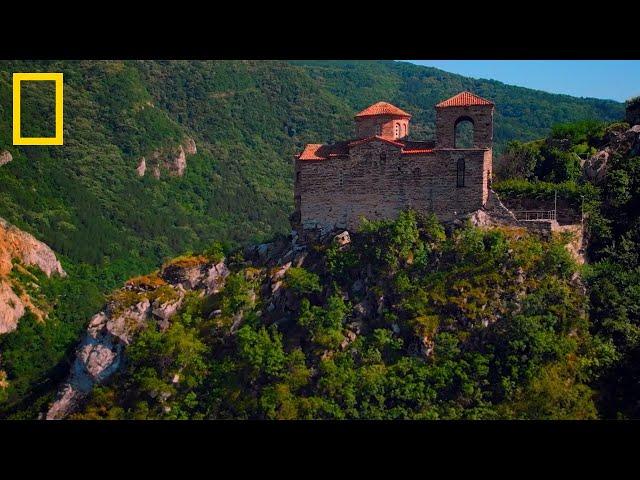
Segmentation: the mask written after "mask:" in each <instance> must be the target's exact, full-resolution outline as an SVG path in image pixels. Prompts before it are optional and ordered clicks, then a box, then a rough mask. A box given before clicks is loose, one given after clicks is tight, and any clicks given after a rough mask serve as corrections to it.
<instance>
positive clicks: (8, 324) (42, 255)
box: [0, 218, 66, 334]
mask: <svg viewBox="0 0 640 480" xmlns="http://www.w3.org/2000/svg"><path fill="white" fill-rule="evenodd" d="M16 260H17V261H18V262H19V264H21V265H26V266H36V267H38V268H39V269H40V270H42V272H44V273H45V274H46V275H47V276H51V275H53V274H56V275H60V276H66V273H65V271H64V270H63V269H62V265H60V262H59V261H58V259H57V258H56V255H55V253H53V251H52V250H51V249H50V248H49V247H48V246H47V245H46V244H44V243H42V242H41V241H39V240H37V239H36V238H34V237H33V236H32V235H30V234H28V233H27V232H24V231H22V230H20V229H19V228H17V227H15V226H13V225H11V224H9V223H8V222H6V221H5V220H3V219H1V218H0V334H3V333H7V332H11V331H13V330H15V329H16V328H17V326H18V321H19V320H20V318H21V317H22V316H23V315H24V313H25V311H26V309H27V308H29V309H31V310H32V311H33V312H34V313H35V314H36V316H38V317H40V318H43V317H44V316H45V315H46V314H45V313H44V312H43V311H41V310H40V308H38V307H36V306H35V305H34V303H33V301H32V298H31V297H30V296H29V294H28V293H27V291H26V290H25V289H24V288H22V286H21V285H18V284H17V280H15V279H13V278H11V277H10V273H11V271H12V270H13V269H14V268H22V269H23V270H24V268H23V267H21V266H20V265H14V262H15V261H16ZM27 273H28V272H27ZM34 278H35V277H34Z"/></svg>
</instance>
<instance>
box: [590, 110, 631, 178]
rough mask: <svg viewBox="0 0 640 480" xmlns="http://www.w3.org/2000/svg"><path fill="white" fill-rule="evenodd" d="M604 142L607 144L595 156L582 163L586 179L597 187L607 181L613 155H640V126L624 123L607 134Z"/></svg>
mask: <svg viewBox="0 0 640 480" xmlns="http://www.w3.org/2000/svg"><path fill="white" fill-rule="evenodd" d="M634 120H635V119H634ZM638 121H640V119H638ZM604 142H605V144H604V145H603V146H602V147H601V148H600V149H599V150H598V152H597V153H596V154H595V155H592V156H591V157H589V158H588V159H586V160H585V161H583V162H582V168H583V172H584V176H585V178H586V179H587V180H588V181H590V182H592V183H594V184H596V185H597V184H600V183H602V181H603V180H604V179H605V177H606V174H607V168H608V165H609V160H610V158H611V156H612V155H619V156H621V157H635V156H637V155H640V124H638V125H632V126H629V125H628V124H624V123H620V124H617V125H615V126H613V127H612V128H611V129H610V130H609V131H608V132H607V134H606V135H605V138H604Z"/></svg>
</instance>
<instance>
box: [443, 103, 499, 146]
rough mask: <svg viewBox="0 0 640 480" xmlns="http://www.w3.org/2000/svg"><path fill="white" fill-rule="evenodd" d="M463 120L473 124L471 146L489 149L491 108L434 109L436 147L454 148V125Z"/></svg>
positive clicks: (491, 126) (491, 138)
mask: <svg viewBox="0 0 640 480" xmlns="http://www.w3.org/2000/svg"><path fill="white" fill-rule="evenodd" d="M463 119H469V120H471V121H472V122H473V146H474V147H475V148H491V146H492V143H493V106H491V105H475V106H470V107H446V108H436V147H438V148H455V134H456V125H457V123H458V122H459V121H461V120H463Z"/></svg>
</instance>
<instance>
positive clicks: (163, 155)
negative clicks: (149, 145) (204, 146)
mask: <svg viewBox="0 0 640 480" xmlns="http://www.w3.org/2000/svg"><path fill="white" fill-rule="evenodd" d="M197 151H198V149H197V147H196V142H195V141H194V140H193V139H192V138H186V139H185V140H184V141H183V142H182V143H181V144H180V145H177V146H174V147H165V148H158V149H156V150H154V151H153V152H151V153H150V154H149V155H147V156H146V157H141V158H140V161H139V162H138V167H137V168H136V173H137V174H138V176H140V177H143V176H144V175H145V174H146V171H147V167H148V166H150V167H151V173H152V175H153V177H154V178H156V179H160V178H161V176H162V172H163V171H164V172H167V173H168V174H169V175H170V176H174V177H181V176H183V175H184V172H185V170H186V168H187V155H195V154H196V153H197Z"/></svg>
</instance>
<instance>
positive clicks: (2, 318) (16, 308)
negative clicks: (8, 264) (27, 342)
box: [0, 280, 25, 334]
mask: <svg viewBox="0 0 640 480" xmlns="http://www.w3.org/2000/svg"><path fill="white" fill-rule="evenodd" d="M24 312H25V309H24V304H23V303H22V300H21V299H20V297H18V296H17V295H16V294H15V292H14V291H13V289H12V288H11V284H10V283H9V282H7V281H1V280H0V334H2V333H7V332H11V331H13V330H15V329H16V327H17V326H18V320H20V318H21V317H22V315H24Z"/></svg>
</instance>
